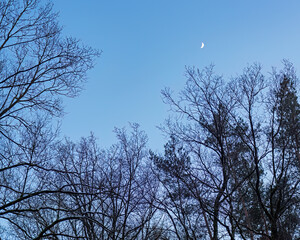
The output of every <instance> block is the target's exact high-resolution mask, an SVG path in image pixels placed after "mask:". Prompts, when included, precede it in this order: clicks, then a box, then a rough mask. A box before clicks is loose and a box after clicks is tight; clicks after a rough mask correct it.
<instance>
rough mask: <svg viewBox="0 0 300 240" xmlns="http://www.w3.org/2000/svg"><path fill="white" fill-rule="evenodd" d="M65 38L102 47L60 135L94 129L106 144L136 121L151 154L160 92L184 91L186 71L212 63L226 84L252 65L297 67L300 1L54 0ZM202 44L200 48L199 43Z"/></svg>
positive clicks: (162, 108) (163, 110) (163, 109)
mask: <svg viewBox="0 0 300 240" xmlns="http://www.w3.org/2000/svg"><path fill="white" fill-rule="evenodd" d="M53 3H54V9H55V10H56V11H58V12H59V13H60V17H59V22H60V24H61V25H62V26H63V27H64V34H65V35H67V36H73V37H76V38H78V39H80V40H82V42H83V43H85V44H87V45H90V46H92V47H94V48H97V49H99V50H102V51H103V53H102V55H101V57H100V58H99V59H98V60H97V64H96V66H95V68H94V69H93V70H91V71H90V72H89V73H88V82H87V83H86V85H85V90H84V91H83V92H82V93H81V94H80V96H79V97H77V98H75V99H67V100H65V111H66V112H67V114H66V115H65V117H64V119H63V121H62V129H61V130H62V134H63V135H65V136H68V137H70V138H71V139H74V140H78V139H79V138H80V137H82V136H87V135H89V133H90V132H91V131H92V132H94V133H95V136H96V137H97V138H98V139H99V143H100V145H101V146H103V147H108V146H110V145H111V144H112V143H114V142H115V141H116V139H115V136H114V133H113V129H114V127H124V126H128V122H137V123H139V124H140V125H141V129H143V130H145V131H146V133H147V135H148V137H149V146H150V147H151V148H152V149H153V150H159V149H162V146H163V144H164V143H165V141H166V139H164V137H163V136H162V133H161V132H160V131H159V130H158V129H157V128H156V126H158V125H160V124H162V123H163V122H164V119H166V117H167V116H168V114H169V112H168V109H169V108H168V106H166V105H164V104H163V102H162V99H161V95H160V91H161V90H162V89H163V88H164V87H170V88H171V89H174V90H175V91H176V90H180V89H182V88H183V86H184V83H185V80H186V79H185V77H184V71H185V66H195V67H199V68H203V67H205V66H207V65H209V64H211V63H213V64H215V65H216V68H215V70H216V72H217V73H219V74H223V76H224V77H225V78H227V79H229V78H230V77H231V76H236V75H237V74H238V73H241V71H242V69H243V68H244V67H245V66H247V64H251V63H253V62H260V63H262V65H263V67H264V71H265V72H266V73H267V72H270V71H271V66H275V67H280V66H281V60H282V59H283V58H286V59H289V60H290V61H291V62H293V63H294V65H295V67H296V69H298V70H299V69H300V55H299V54H300V24H299V23H300V14H299V10H300V1H298V0H289V1H283V0H282V1H278V0H272V1H271V0H263V1H262V0H260V1H258V0H251V1H250V0H247V1H246V0H243V1H241V0H236V1H230V0H227V1H221V0H219V1H213V0H206V1H204V0H186V1H182V0H181V1H179V0H172V1H171V0H151V1H150V0H126V1H125V0H122V1H121V0H107V1H104V0H86V1H82V0H53ZM202 42H204V44H205V47H204V48H203V49H201V43H202Z"/></svg>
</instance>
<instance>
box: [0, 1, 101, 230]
mask: <svg viewBox="0 0 300 240" xmlns="http://www.w3.org/2000/svg"><path fill="white" fill-rule="evenodd" d="M98 55H99V53H98V52H97V51H95V50H93V49H91V48H89V47H85V46H84V45H82V44H81V43H80V42H79V41H77V40H76V39H73V38H64V37H63V36H62V33H61V27H60V26H59V24H58V23H57V14H56V13H54V12H53V10H52V5H51V4H50V3H48V4H43V1H40V0H24V1H21V0H3V1H1V3H0V70H1V75H0V148H1V151H0V162H1V164H0V174H1V179H0V183H1V185H0V189H1V190H0V192H1V197H0V217H1V218H2V219H6V221H9V222H11V223H12V224H15V220H12V219H15V218H16V217H18V216H22V215H23V214H25V212H29V211H31V212H32V213H33V212H36V211H38V210H37V209H35V208H34V207H32V208H31V207H28V206H29V205H26V204H23V203H25V202H28V203H32V204H33V202H35V201H36V200H37V199H38V198H40V197H41V196H44V195H45V194H50V195H51V194H54V193H56V192H63V191H64V190H63V189H62V188H61V189H53V188H52V187H50V186H49V184H48V182H47V181H46V179H47V177H48V175H51V172H53V171H56V170H55V166H53V164H51V159H52V156H51V154H50V151H51V149H50V145H51V144H52V143H53V138H54V137H55V131H53V130H51V127H49V124H50V121H51V120H50V119H51V117H53V116H61V114H62V106H61V101H62V98H61V97H62V96H68V97H74V96H76V94H77V93H78V92H79V90H80V89H81V86H82V83H83V81H84V79H85V76H86V71H87V70H89V69H90V68H91V67H93V61H94V58H95V57H97V56H98ZM50 125H51V124H50ZM12 215H14V216H12ZM16 227H19V226H16Z"/></svg>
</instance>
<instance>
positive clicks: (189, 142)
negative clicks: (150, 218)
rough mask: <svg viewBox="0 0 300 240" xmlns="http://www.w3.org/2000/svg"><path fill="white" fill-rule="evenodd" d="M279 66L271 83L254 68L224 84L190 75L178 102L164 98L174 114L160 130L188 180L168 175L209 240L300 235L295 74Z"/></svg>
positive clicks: (205, 74) (206, 75) (208, 75)
mask: <svg viewBox="0 0 300 240" xmlns="http://www.w3.org/2000/svg"><path fill="white" fill-rule="evenodd" d="M284 64H285V66H284V70H283V71H281V72H280V73H276V72H274V73H273V74H272V75H271V77H272V79H271V81H272V82H271V84H269V82H268V81H267V80H266V77H265V76H264V75H263V74H262V71H261V66H260V65H259V64H254V65H252V66H249V67H247V68H246V69H245V70H244V72H243V74H241V75H240V76H239V77H237V78H236V79H234V80H233V81H231V82H228V83H225V82H224V81H223V80H222V78H221V77H218V76H216V75H214V74H213V68H212V67H209V68H206V69H205V70H203V71H199V70H195V69H194V68H188V69H187V78H188V80H187V84H186V87H185V89H184V90H183V91H182V92H181V93H180V95H179V100H175V98H174V97H173V96H172V94H171V93H170V91H169V90H168V89H166V90H164V91H163V96H164V99H165V101H166V102H167V103H168V104H170V106H171V108H172V110H173V111H174V112H175V113H176V114H178V115H176V120H175V121H174V120H172V119H171V118H170V119H169V120H168V121H167V124H166V127H165V128H163V130H164V131H165V132H167V133H168V134H170V135H171V136H175V137H176V138H177V139H179V141H180V142H181V144H183V146H184V148H185V149H186V150H187V151H188V155H189V156H190V161H191V164H190V167H189V171H188V173H186V176H188V177H184V178H183V177H182V176H181V175H180V174H177V175H173V176H174V177H175V178H176V180H178V181H179V182H180V184H183V185H184V186H185V188H186V189H188V190H189V192H190V193H189V195H190V196H192V197H193V199H194V200H197V201H198V205H199V209H201V211H202V215H203V216H202V218H203V222H205V223H206V229H207V234H208V236H209V237H210V238H211V239H219V238H220V236H226V235H227V236H228V237H229V238H230V239H235V238H236V236H237V235H239V237H241V238H243V239H248V238H250V239H255V238H256V237H262V238H266V239H274V240H277V239H293V238H295V237H298V235H299V232H298V231H297V230H295V229H297V226H299V219H298V217H297V216H298V215H299V211H298V210H297V209H298V206H299V165H298V163H299V150H298V138H299V136H298V135H299V131H298V128H299V119H300V117H299V112H300V111H299V103H298V102H297V91H296V88H295V85H296V80H297V78H296V75H295V72H294V70H293V67H292V65H291V64H290V63H288V62H284ZM274 82H275V83H276V84H274ZM274 86H275V87H274ZM270 90H271V93H270V94H269V92H270ZM169 160H170V158H169ZM173 164H174V159H173ZM181 166H183V165H182V163H181ZM165 169H167V171H168V172H169V173H171V172H170V171H171V170H170V169H171V168H165ZM178 193H179V192H178ZM180 207H182V206H180ZM177 209H180V208H177Z"/></svg>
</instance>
